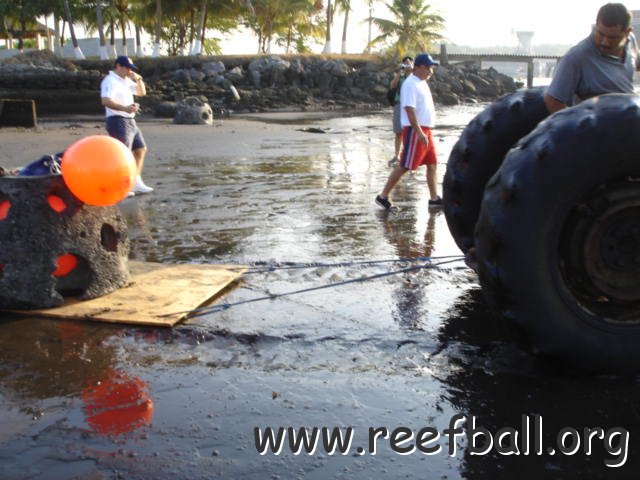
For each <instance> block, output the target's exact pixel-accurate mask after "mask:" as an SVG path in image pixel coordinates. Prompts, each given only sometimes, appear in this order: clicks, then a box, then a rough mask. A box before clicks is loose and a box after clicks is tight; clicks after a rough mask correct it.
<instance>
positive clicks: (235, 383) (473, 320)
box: [0, 107, 640, 479]
mask: <svg viewBox="0 0 640 480" xmlns="http://www.w3.org/2000/svg"><path fill="white" fill-rule="evenodd" d="M478 108H479V107H458V108H452V109H445V110H444V111H443V113H442V115H441V117H440V127H439V128H438V129H437V130H436V132H435V138H436V141H437V151H438V155H439V161H440V169H439V170H440V172H439V173H440V177H441V176H442V174H443V173H444V169H445V164H446V159H447V157H448V154H449V151H450V150H451V148H452V146H453V144H454V143H455V141H456V139H457V137H458V135H459V133H460V131H461V129H462V128H463V126H464V125H465V124H466V123H467V122H468V120H469V119H470V118H471V117H472V116H473V115H474V113H475V112H477V111H478ZM310 126H312V127H315V128H317V129H319V130H322V131H325V132H326V133H308V136H307V137H305V138H304V139H303V140H302V141H298V140H291V141H287V140H283V139H281V138H273V139H270V140H268V141H266V142H264V144H263V145H262V146H261V149H260V151H259V152H255V154H254V155H248V156H229V157H219V156H217V155H216V154H215V151H214V152H212V153H211V155H210V156H206V157H203V156H195V155H194V156H192V155H189V154H188V153H186V154H184V155H181V156H180V158H172V157H169V156H166V157H165V156H163V155H162V153H157V154H156V156H155V158H153V160H151V161H149V162H148V165H147V167H146V169H145V175H146V180H147V181H148V182H149V183H150V184H152V185H154V186H155V187H156V192H155V193H154V194H152V195H149V196H144V197H136V198H135V199H133V200H127V201H125V202H123V203H122V209H123V212H124V213H125V216H126V217H127V219H128V221H129V225H130V230H129V235H130V237H131V241H132V258H135V259H139V260H146V261H159V262H196V263H239V264H247V265H249V266H251V267H252V271H253V273H248V274H246V275H245V276H244V277H243V278H242V280H241V281H240V282H238V283H237V284H236V285H234V286H232V287H230V288H229V289H228V291H227V292H226V295H225V296H224V299H223V301H224V302H228V303H229V304H234V305H233V306H230V308H228V309H226V310H223V311H218V312H210V313H207V314H204V315H202V316H199V317H197V318H194V319H193V320H191V321H190V322H189V323H188V324H185V325H181V326H178V327H176V328H174V329H172V330H165V329H152V328H134V327H126V326H110V325H102V324H93V323H74V322H60V321H51V320H42V319H19V320H18V319H12V318H6V317H5V318H3V319H2V320H1V321H0V412H2V413H1V414H0V478H2V479H14V478H16V479H18V478H29V479H32V478H33V479H36V478H42V479H58V478H60V479H66V478H87V479H89V478H91V479H93V478H126V479H137V478H141V479H142V478H154V479H164V478H166V479H169V478H171V479H199V478H203V479H205V478H206V479H208V478H243V479H244V478H256V479H257V478H318V479H326V478H405V477H422V478H448V479H454V478H474V479H485V478H486V479H494V478H514V477H516V476H517V477H518V478H535V479H539V478H576V479H583V478H635V477H636V473H635V472H636V471H637V466H638V458H640V451H639V450H638V444H637V439H636V438H635V436H634V434H635V435H638V433H639V432H640V430H639V428H638V427H639V425H638V423H639V419H638V407H637V404H638V400H639V395H638V387H637V379H636V378H618V377H596V378H593V377H585V376H579V375H577V374H576V373H575V372H566V371H563V370H561V369H560V368H559V367H558V366H556V365H554V364H551V363H547V362H544V361H543V360H541V359H539V358H537V357H535V356H533V355H531V354H530V353H529V352H528V350H527V349H526V347H525V346H524V344H523V342H522V341H521V340H522V339H521V338H520V337H519V334H518V332H517V331H516V330H515V329H514V328H513V327H512V326H511V325H508V324H505V323H503V322H500V321H497V320H495V319H493V317H492V316H491V315H490V313H489V312H488V310H487V308H486V306H485V304H484V302H483V300H482V295H481V292H480V291H479V287H478V285H477V279H476V277H475V275H474V274H473V273H472V272H470V271H469V270H468V269H466V267H465V266H464V264H463V263H462V262H461V261H456V262H453V263H448V264H445V265H442V266H441V267H439V268H434V269H426V268H422V269H418V270H415V271H411V272H406V273H399V274H396V275H389V276H382V277H381V278H377V279H374V280H369V281H362V282H358V281H355V282H352V283H348V284H344V285H341V286H335V287H332V288H327V289H322V290H316V291H313V292H308V293H303V294H297V295H290V296H282V297H278V298H274V299H272V300H265V301H261V302H256V303H245V304H238V305H235V304H236V303H240V302H243V301H245V300H250V299H253V298H257V297H263V296H269V295H274V294H281V293H285V292H291V291H295V290H300V289H305V288H312V287H317V286H322V285H328V284H332V283H338V282H345V281H349V280H356V279H360V278H362V277H366V276H373V275H380V274H384V273H387V272H392V271H394V270H397V269H401V268H409V267H412V266H415V265H420V263H418V262H416V259H419V258H421V257H424V256H433V257H446V256H451V255H453V256H457V255H459V254H460V252H459V250H458V249H457V247H456V246H455V243H454V242H453V240H452V239H451V237H450V235H449V233H448V230H447V227H446V222H445V219H444V215H443V214H442V212H441V211H438V210H436V211H433V210H432V211H430V210H429V209H428V208H427V198H428V197H427V193H426V186H425V183H424V170H419V171H418V172H417V173H416V174H415V175H406V176H405V178H404V179H403V180H402V181H401V183H400V184H399V186H398V187H397V189H396V190H395V192H394V200H395V201H396V203H397V204H398V205H399V206H400V207H401V209H400V210H399V211H398V212H397V213H393V214H386V213H384V212H382V211H381V210H380V209H379V207H377V206H376V205H375V204H374V203H373V198H374V196H375V194H376V193H377V192H378V191H379V190H380V189H381V187H382V185H383V184H384V181H385V180H386V177H387V175H388V173H389V168H388V166H387V161H388V159H389V158H390V157H391V155H392V138H391V134H390V118H389V116H388V114H378V115H370V116H365V117H348V118H333V119H317V120H315V121H313V122H309V121H308V120H304V119H302V120H300V121H299V122H298V123H292V124H291V128H308V127H310ZM283 142H289V143H290V144H285V145H283ZM283 148H284V150H285V151H287V152H290V153H289V154H287V155H282V151H283ZM399 259H404V261H398V260H399ZM372 260H376V261H377V260H379V262H374V263H371V264H367V263H364V262H367V261H372ZM301 263H309V264H316V263H322V264H326V265H325V266H309V267H308V268H285V267H292V266H299V264H301ZM335 263H345V264H346V265H344V264H343V265H340V266H331V265H332V264H335ZM456 413H462V414H464V415H468V416H469V415H476V416H477V417H478V420H477V423H478V424H479V425H481V426H482V427H484V428H486V429H489V430H490V431H492V432H496V431H498V430H499V429H500V428H502V427H506V426H511V427H514V428H519V426H520V424H521V416H522V415H525V414H528V415H534V414H537V415H541V416H542V418H543V420H544V427H545V430H544V431H545V434H544V440H545V445H548V444H553V443H552V442H553V441H554V436H555V434H556V432H558V431H560V430H561V429H562V428H563V427H574V428H576V429H577V430H580V431H582V428H584V427H587V426H591V427H593V426H600V427H602V428H603V429H604V430H608V429H609V428H611V427H614V426H622V427H625V428H626V429H628V430H629V431H630V432H631V436H630V439H631V440H630V445H629V451H628V459H627V460H626V462H625V463H624V465H623V466H622V467H619V468H609V467H606V466H605V465H604V460H605V459H615V458H616V457H619V456H620V455H616V454H615V453H611V452H610V453H607V452H605V451H604V449H603V448H602V443H599V444H597V445H596V446H594V450H593V451H592V452H591V454H590V455H585V454H583V453H582V452H580V453H577V454H575V455H572V456H569V455H555V456H554V455H550V454H547V453H544V454H542V455H528V456H524V455H513V456H507V455H500V454H498V453H496V452H495V451H493V452H492V453H491V454H489V455H477V456H474V455H471V454H470V452H469V449H468V448H466V447H467V446H468V443H467V441H466V440H465V439H464V438H458V439H457V449H456V454H455V455H454V456H449V455H447V453H446V449H447V448H448V443H447V442H446V437H441V438H440V440H439V441H438V442H436V443H435V444H440V445H441V446H442V448H443V449H444V450H445V451H443V452H440V453H439V454H436V455H425V454H423V453H420V452H414V453H413V454H411V455H399V454H398V453H396V452H394V451H393V450H392V449H391V448H390V446H389V443H388V441H386V443H385V441H384V440H381V441H379V443H378V451H377V454H376V455H371V454H368V453H365V454H364V455H358V453H357V452H356V448H357V447H359V446H361V447H365V448H366V447H367V444H368V443H367V433H368V428H369V427H387V428H388V429H389V430H393V429H395V428H398V427H408V428H411V429H413V431H414V432H417V431H418V430H420V429H421V428H423V427H436V428H438V429H439V430H441V431H442V430H443V429H444V428H446V427H447V426H448V424H449V420H450V418H451V417H452V416H453V415H454V414H456ZM289 426H290V427H295V428H296V429H297V428H300V427H309V428H310V427H314V426H315V427H323V426H326V427H341V428H343V429H346V428H347V427H353V428H354V431H355V434H354V435H355V437H354V440H353V446H352V449H351V451H350V452H349V453H348V454H346V455H342V454H339V453H336V454H333V455H330V454H328V453H326V452H322V451H321V449H318V450H317V451H316V452H315V453H314V454H313V455H307V454H304V453H303V454H301V455H294V454H293V453H291V452H290V451H287V450H286V448H285V449H284V450H283V452H282V453H281V454H280V455H274V454H272V453H267V454H266V455H260V454H258V452H257V451H256V448H255V446H254V427H260V428H266V427H273V428H278V427H289ZM431 445H433V444H431ZM619 453H620V452H619Z"/></svg>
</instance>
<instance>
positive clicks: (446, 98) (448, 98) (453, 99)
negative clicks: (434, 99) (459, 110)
mask: <svg viewBox="0 0 640 480" xmlns="http://www.w3.org/2000/svg"><path fill="white" fill-rule="evenodd" d="M439 100H440V102H439V103H440V104H442V105H460V98H458V96H457V95H456V94H455V93H453V92H449V93H443V94H442V95H440V98H439Z"/></svg>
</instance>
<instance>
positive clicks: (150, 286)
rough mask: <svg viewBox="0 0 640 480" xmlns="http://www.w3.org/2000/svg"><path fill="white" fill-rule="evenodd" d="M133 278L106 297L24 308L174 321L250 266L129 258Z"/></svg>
mask: <svg viewBox="0 0 640 480" xmlns="http://www.w3.org/2000/svg"><path fill="white" fill-rule="evenodd" d="M129 267H130V270H131V277H132V282H131V284H130V285H129V286H126V287H123V288H121V289H119V290H116V291H115V292H112V293H110V294H108V295H105V296H103V297H99V298H94V299H92V300H85V301H79V300H76V299H67V300H66V301H65V303H64V305H62V306H60V307H57V308H48V309H41V310H28V311H26V310H23V311H20V312H19V313H24V314H28V315H35V316H38V315H40V316H45V317H55V318H66V319H72V320H93V321H101V322H112V323H130V324H139V325H158V326H167V327H170V326H173V325H175V324H176V323H178V322H179V321H181V320H183V319H184V318H185V317H186V315H187V314H186V313H185V312H188V311H190V310H193V309H194V308H198V307H200V306H202V305H206V304H208V303H210V302H211V300H212V299H213V297H215V296H216V295H217V294H218V293H219V292H220V291H222V290H223V289H224V288H225V287H226V286H227V285H229V284H230V283H231V282H233V281H234V280H236V279H237V278H238V277H239V276H240V275H242V273H243V272H244V271H245V270H246V268H244V267H242V266H237V265H199V264H162V263H149V262H133V261H132V262H129Z"/></svg>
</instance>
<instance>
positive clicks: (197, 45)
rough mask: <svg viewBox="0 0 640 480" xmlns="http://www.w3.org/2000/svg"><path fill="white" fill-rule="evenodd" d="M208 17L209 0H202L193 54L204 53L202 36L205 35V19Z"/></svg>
mask: <svg viewBox="0 0 640 480" xmlns="http://www.w3.org/2000/svg"><path fill="white" fill-rule="evenodd" d="M206 17H207V0H202V3H201V4H200V21H199V22H198V29H197V30H196V40H195V42H194V44H193V48H192V49H191V55H200V54H201V53H202V37H203V36H204V21H205V18H206Z"/></svg>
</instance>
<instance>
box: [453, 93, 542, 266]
mask: <svg viewBox="0 0 640 480" xmlns="http://www.w3.org/2000/svg"><path fill="white" fill-rule="evenodd" d="M548 114H549V112H548V111H547V109H546V107H545V105H544V89H543V88H532V89H529V90H522V91H518V92H515V93H512V94H511V95H507V96H506V97H504V98H502V99H501V100H498V101H497V102H495V103H493V104H491V105H490V106H488V107H487V108H486V109H485V110H484V111H483V112H481V113H480V114H478V115H477V116H476V117H475V118H474V119H473V120H471V122H470V123H469V125H467V127H466V128H465V129H464V131H463V132H462V134H461V135H460V139H459V140H458V142H457V143H456V144H455V146H454V147H453V150H452V151H451V155H450V156H449V161H448V162H447V172H446V174H445V176H444V182H443V186H442V191H443V200H444V213H445V216H446V218H447V224H448V225H449V230H450V231H451V235H452V236H453V238H454V240H455V241H456V243H457V244H458V247H460V249H461V250H462V251H463V252H465V253H466V252H467V251H468V250H469V249H470V248H471V247H472V246H473V230H474V228H475V225H476V221H477V220H478V214H479V213H480V202H481V201H482V193H483V192H484V187H485V185H486V184H487V182H488V181H489V179H490V178H491V176H492V175H493V174H494V173H495V172H496V171H497V170H498V168H499V167H500V165H501V164H502V161H503V159H504V156H505V155H506V153H507V152H508V151H509V149H510V148H511V147H512V146H513V145H515V143H516V142H517V141H518V140H520V139H521V138H522V137H524V136H525V135H526V134H528V133H529V132H531V130H533V129H534V128H535V127H536V125H538V123H539V122H540V121H541V120H543V119H544V118H545V117H546V116H547V115H548Z"/></svg>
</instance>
